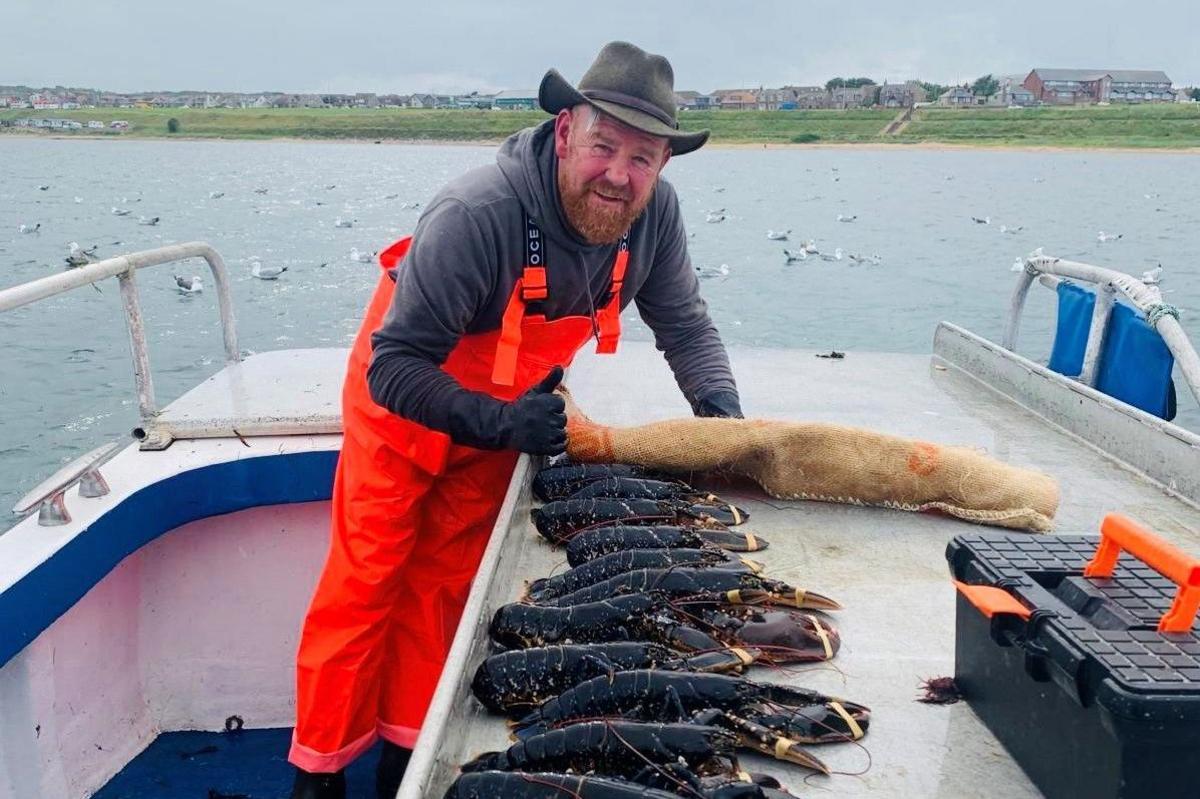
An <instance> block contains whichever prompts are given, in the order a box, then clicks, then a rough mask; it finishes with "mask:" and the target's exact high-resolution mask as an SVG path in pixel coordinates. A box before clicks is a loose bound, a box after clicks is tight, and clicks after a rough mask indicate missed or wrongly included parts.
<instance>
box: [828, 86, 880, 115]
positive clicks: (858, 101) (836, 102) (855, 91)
mask: <svg viewBox="0 0 1200 799" xmlns="http://www.w3.org/2000/svg"><path fill="white" fill-rule="evenodd" d="M878 96H879V87H878V86H876V85H875V84H873V83H868V84H867V85H866V86H836V87H834V88H833V89H832V90H831V91H830V100H831V102H832V107H833V108H841V109H847V108H863V107H865V106H870V105H874V104H875V98H876V97H878Z"/></svg>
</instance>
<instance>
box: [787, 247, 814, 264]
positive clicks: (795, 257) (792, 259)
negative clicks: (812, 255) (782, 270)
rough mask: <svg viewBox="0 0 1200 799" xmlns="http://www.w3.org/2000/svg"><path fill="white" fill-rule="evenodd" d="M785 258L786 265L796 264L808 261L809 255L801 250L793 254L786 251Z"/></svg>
mask: <svg viewBox="0 0 1200 799" xmlns="http://www.w3.org/2000/svg"><path fill="white" fill-rule="evenodd" d="M783 258H784V261H783V262H784V263H785V264H794V263H796V262H797V261H807V260H808V253H807V252H806V251H805V250H803V249H801V250H799V251H797V252H791V251H790V250H784V251H783Z"/></svg>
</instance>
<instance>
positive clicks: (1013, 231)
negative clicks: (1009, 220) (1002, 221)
mask: <svg viewBox="0 0 1200 799" xmlns="http://www.w3.org/2000/svg"><path fill="white" fill-rule="evenodd" d="M1024 229H1025V226H1024V225H1013V226H1012V227H1009V226H1008V225H1001V226H1000V232H1001V233H1010V234H1013V235H1016V234H1017V233H1020V232H1021V231H1022V230H1024Z"/></svg>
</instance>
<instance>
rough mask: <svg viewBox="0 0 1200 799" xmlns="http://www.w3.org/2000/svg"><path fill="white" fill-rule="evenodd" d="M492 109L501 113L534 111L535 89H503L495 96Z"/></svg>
mask: <svg viewBox="0 0 1200 799" xmlns="http://www.w3.org/2000/svg"><path fill="white" fill-rule="evenodd" d="M492 107H493V108H497V109H500V110H502V111H536V110H537V109H538V107H539V106H538V93H537V89H505V90H504V91H502V92H500V93H499V94H497V95H496V99H495V100H494V101H493V103H492Z"/></svg>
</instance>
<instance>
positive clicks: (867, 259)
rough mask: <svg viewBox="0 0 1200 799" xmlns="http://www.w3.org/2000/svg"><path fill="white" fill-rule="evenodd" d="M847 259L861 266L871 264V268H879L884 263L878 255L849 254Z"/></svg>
mask: <svg viewBox="0 0 1200 799" xmlns="http://www.w3.org/2000/svg"><path fill="white" fill-rule="evenodd" d="M846 257H847V258H849V259H850V260H851V261H853V262H854V263H856V264H859V265H862V264H870V265H871V266H879V264H880V263H881V262H882V261H883V259H882V258H880V257H879V256H878V255H875V254H873V253H872V254H871V255H858V254H856V253H847V255H846Z"/></svg>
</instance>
